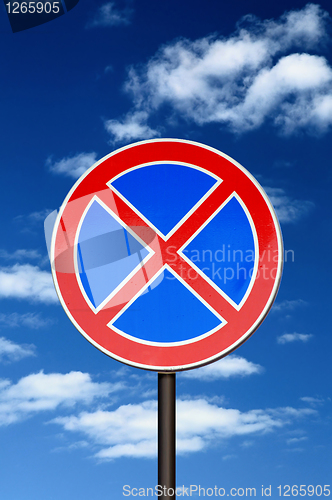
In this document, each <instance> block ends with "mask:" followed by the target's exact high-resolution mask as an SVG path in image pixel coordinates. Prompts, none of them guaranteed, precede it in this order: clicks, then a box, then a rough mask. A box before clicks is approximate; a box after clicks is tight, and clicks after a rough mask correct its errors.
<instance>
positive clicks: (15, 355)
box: [0, 337, 35, 361]
mask: <svg viewBox="0 0 332 500" xmlns="http://www.w3.org/2000/svg"><path fill="white" fill-rule="evenodd" d="M34 355H35V346H34V345H27V344H23V345H19V344H15V342H12V341H11V340H8V339H5V338H4V337H0V361H2V360H5V361H6V360H7V361H19V360H20V359H23V358H26V357H28V356H34Z"/></svg>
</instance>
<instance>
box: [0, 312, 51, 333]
mask: <svg viewBox="0 0 332 500" xmlns="http://www.w3.org/2000/svg"><path fill="white" fill-rule="evenodd" d="M51 322H52V320H50V319H49V318H48V319H45V318H42V317H41V315H40V314H39V313H23V314H19V313H10V314H5V313H0V324H1V325H4V326H7V327H9V328H16V327H20V326H24V327H28V328H34V329H38V328H44V327H45V326H47V325H49V324H50V323H51Z"/></svg>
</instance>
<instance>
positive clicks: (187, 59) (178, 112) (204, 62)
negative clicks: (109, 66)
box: [106, 4, 332, 141]
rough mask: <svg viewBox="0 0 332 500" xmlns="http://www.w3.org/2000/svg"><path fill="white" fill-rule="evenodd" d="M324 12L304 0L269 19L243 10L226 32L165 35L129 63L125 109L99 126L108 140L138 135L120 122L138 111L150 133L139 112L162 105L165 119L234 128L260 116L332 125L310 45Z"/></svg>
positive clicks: (331, 102)
mask: <svg viewBox="0 0 332 500" xmlns="http://www.w3.org/2000/svg"><path fill="white" fill-rule="evenodd" d="M327 20H328V14H327V13H326V12H324V11H323V10H322V9H321V8H320V7H319V6H318V5H314V4H308V5H307V6H305V7H304V8H303V9H302V10H298V11H292V12H286V13H285V14H284V15H283V16H281V17H280V18H279V19H278V20H275V21H274V20H266V21H260V20H259V19H257V18H256V17H254V16H246V17H245V18H244V19H243V20H242V21H241V23H240V24H239V26H238V29H237V30H236V32H235V33H233V34H231V35H230V36H228V37H221V36H220V37H217V36H208V37H205V38H200V39H197V40H195V41H191V40H187V39H181V40H176V41H174V42H171V43H168V44H166V45H164V46H163V47H161V49H160V50H159V51H158V52H157V53H156V54H155V55H154V56H153V57H152V58H151V59H150V60H149V61H148V63H147V64H146V65H141V66H139V67H137V68H134V67H133V68H131V69H130V70H129V73H128V79H127V82H126V84H125V90H126V91H127V92H128V93H129V94H130V95H131V96H132V100H133V109H132V110H131V111H130V112H129V113H128V115H127V116H126V117H125V118H123V119H121V120H119V121H116V120H110V121H109V122H106V128H107V130H108V132H110V133H111V134H112V135H113V137H114V140H118V141H125V140H128V139H129V138H130V139H133V138H142V137H143V135H142V132H143V129H142V128H141V127H139V126H137V127H136V128H135V127H134V126H132V127H131V129H130V131H131V135H130V136H129V135H126V134H125V133H123V131H124V130H125V129H124V128H121V126H122V127H124V126H125V125H127V127H128V129H129V124H130V123H131V122H132V121H133V117H135V116H139V115H140V114H142V113H143V115H144V116H145V118H144V120H145V121H144V127H146V132H147V133H148V135H147V136H146V138H148V137H151V134H154V135H158V134H157V131H156V130H152V129H151V128H149V126H148V124H147V118H148V117H151V116H152V115H153V113H155V112H156V111H158V110H163V111H165V112H166V119H167V117H169V118H170V117H171V119H172V120H174V118H176V117H179V118H183V119H186V120H189V121H192V122H194V123H196V124H198V125H204V124H207V123H218V124H221V125H224V126H225V127H228V128H229V129H230V130H232V131H233V132H235V133H242V132H245V131H249V130H253V129H256V128H258V127H260V126H261V125H262V124H263V123H265V122H270V123H272V124H273V125H274V126H276V127H277V128H278V129H279V130H281V131H282V132H283V133H285V134H291V133H293V132H295V131H296V130H299V129H310V130H312V131H314V130H315V131H318V132H322V131H325V130H327V128H328V127H330V126H331V125H332V113H331V111H332V69H331V67H330V66H329V64H328V62H327V61H326V59H325V58H324V57H322V56H318V55H314V54H312V53H311V52H312V51H314V50H317V49H319V47H320V45H321V44H322V43H323V42H324V41H325V40H326V38H327V34H326V24H327ZM304 50H309V51H310V54H309V53H304V52H303V51H304ZM108 123H111V127H109V126H107V124H108ZM135 132H137V135H135Z"/></svg>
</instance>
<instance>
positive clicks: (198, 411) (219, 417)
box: [53, 399, 316, 460]
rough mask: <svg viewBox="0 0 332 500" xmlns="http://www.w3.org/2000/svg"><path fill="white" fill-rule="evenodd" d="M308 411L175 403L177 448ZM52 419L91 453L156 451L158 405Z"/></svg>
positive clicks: (187, 449) (256, 430)
mask: <svg viewBox="0 0 332 500" xmlns="http://www.w3.org/2000/svg"><path fill="white" fill-rule="evenodd" d="M315 414H316V412H315V411H314V410H311V409H300V410H298V409H295V408H277V409H267V410H251V411H247V412H241V411H239V410H236V409H226V408H222V407H219V406H217V405H215V404H211V403H209V402H208V401H206V400H204V399H197V400H181V399H180V400H178V401H177V452H178V454H185V453H193V452H197V451H200V450H202V449H205V448H207V447H209V446H210V445H212V444H215V443H216V442H217V441H220V440H224V439H229V438H232V437H234V436H250V435H252V434H262V433H267V432H271V431H274V430H276V429H279V428H281V427H283V426H284V425H286V424H291V423H292V422H294V420H295V419H297V418H301V417H305V416H310V415H315ZM53 423H56V424H60V425H61V426H63V428H64V429H65V430H67V431H71V432H80V433H83V434H85V436H86V437H87V438H88V439H89V440H90V441H92V442H93V443H94V444H97V445H99V446H100V447H101V449H100V450H99V451H98V452H97V453H96V455H95V456H96V457H97V458H99V459H102V460H112V459H115V458H118V457H134V458H154V457H155V456H156V452H157V403H156V401H145V402H143V403H141V404H130V405H125V406H120V407H119V408H117V409H116V410H114V411H102V410H99V411H96V412H93V413H88V412H82V413H80V414H79V415H78V416H74V415H72V416H68V417H58V418H56V419H54V420H53Z"/></svg>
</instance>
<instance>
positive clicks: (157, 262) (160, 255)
mask: <svg viewBox="0 0 332 500" xmlns="http://www.w3.org/2000/svg"><path fill="white" fill-rule="evenodd" d="M232 193H233V190H232V189H230V188H229V187H227V186H226V185H224V183H221V184H220V185H219V186H218V187H217V188H216V189H215V190H214V191H213V192H212V193H211V194H210V196H209V197H208V198H206V199H205V200H204V201H203V202H202V203H201V204H200V205H199V206H198V207H197V209H196V210H195V211H194V212H193V213H192V214H190V216H189V217H188V218H187V219H186V220H185V221H184V222H183V223H182V225H181V226H180V227H179V228H178V229H177V230H176V232H175V233H174V234H172V236H171V237H169V238H168V239H167V240H165V239H164V238H162V237H161V236H159V235H158V234H156V232H155V231H154V230H153V229H152V228H151V227H150V226H149V225H148V224H147V223H146V222H145V221H144V220H143V219H142V218H141V217H140V216H139V215H138V214H137V213H136V212H135V211H134V210H132V208H131V207H130V206H129V205H128V204H127V203H126V202H125V201H124V200H123V199H121V198H120V197H119V196H118V195H117V194H116V193H115V192H114V191H113V190H111V189H105V190H103V191H99V192H98V194H97V196H98V198H99V199H100V200H101V201H102V202H103V203H105V205H107V206H108V207H109V208H110V209H111V210H112V211H113V212H114V213H116V214H117V215H118V216H119V218H120V219H121V220H122V222H123V223H124V224H125V225H126V226H128V227H129V228H130V229H131V231H133V232H134V233H135V234H136V235H137V236H138V237H139V238H140V239H141V240H143V241H144V243H145V244H146V245H148V246H149V247H150V248H151V249H152V250H153V251H154V254H153V255H152V257H150V259H149V260H148V261H147V262H146V263H145V264H144V266H143V267H142V268H140V269H138V270H137V272H136V273H135V275H134V276H133V277H132V278H131V279H130V281H128V282H127V283H125V284H124V285H123V287H122V288H121V289H120V290H119V291H118V292H117V294H116V295H114V296H113V297H112V298H111V299H110V300H109V302H108V303H107V304H106V305H105V306H104V307H103V309H101V311H104V312H105V310H106V309H108V311H109V313H110V318H109V321H112V320H113V318H114V317H115V316H116V315H117V314H119V312H120V311H121V310H122V309H123V308H124V307H126V306H127V304H128V303H129V302H130V301H132V300H133V299H134V297H136V296H137V295H138V294H139V293H140V292H141V291H142V289H143V287H144V286H146V283H147V282H148V281H150V282H151V281H153V277H154V276H155V275H156V274H157V273H158V272H160V270H161V269H162V267H163V266H164V265H165V264H168V265H169V266H170V267H171V268H172V270H173V271H174V272H175V273H176V274H178V276H180V277H181V278H182V279H183V280H184V281H185V282H186V284H187V285H188V286H189V287H190V288H192V289H193V290H194V291H195V292H197V293H198V295H199V296H200V297H202V299H203V300H204V301H205V302H207V303H208V304H209V305H210V306H211V307H212V308H213V309H214V310H215V311H216V312H217V313H219V314H220V315H221V316H222V317H223V318H224V319H226V321H229V320H230V319H232V317H234V315H235V314H237V311H236V309H235V308H234V307H233V306H232V305H231V304H230V303H229V302H228V301H227V300H226V299H225V298H224V297H223V296H222V295H221V294H220V293H218V292H217V290H216V289H215V288H214V287H212V286H211V284H210V283H209V282H208V281H207V280H206V279H205V278H204V277H203V276H201V275H200V274H198V273H197V271H196V270H195V269H194V268H193V267H192V266H191V265H190V264H189V263H188V262H187V261H185V260H184V259H183V258H182V257H181V256H180V255H179V253H178V252H179V250H180V249H181V248H182V247H183V246H184V245H185V243H186V242H187V241H188V240H189V238H190V237H191V236H192V235H193V234H194V233H195V232H196V231H197V230H198V229H199V228H200V227H201V226H202V225H203V224H204V223H205V222H206V220H207V219H208V218H209V217H211V216H212V215H213V214H214V213H215V212H216V210H217V209H218V208H219V207H220V206H221V205H222V204H223V203H224V201H225V200H227V198H228V197H229V196H230V195H231V194H232ZM119 304H121V307H120V308H119Z"/></svg>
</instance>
